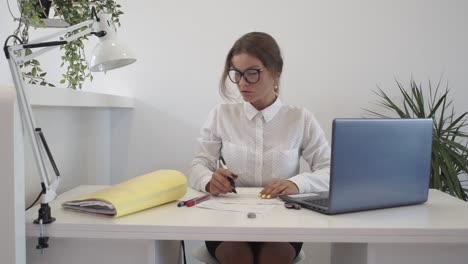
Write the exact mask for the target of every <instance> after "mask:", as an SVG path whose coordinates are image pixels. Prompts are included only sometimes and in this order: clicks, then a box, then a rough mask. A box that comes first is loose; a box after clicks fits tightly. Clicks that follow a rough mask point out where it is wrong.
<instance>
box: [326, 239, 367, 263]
mask: <svg viewBox="0 0 468 264" xmlns="http://www.w3.org/2000/svg"><path fill="white" fill-rule="evenodd" d="M366 263H367V244H366V243H332V245H331V260H330V264H366Z"/></svg>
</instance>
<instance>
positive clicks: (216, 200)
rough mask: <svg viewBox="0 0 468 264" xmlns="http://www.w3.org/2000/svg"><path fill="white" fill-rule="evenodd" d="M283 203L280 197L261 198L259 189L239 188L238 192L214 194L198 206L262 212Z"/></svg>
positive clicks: (223, 209)
mask: <svg viewBox="0 0 468 264" xmlns="http://www.w3.org/2000/svg"><path fill="white" fill-rule="evenodd" d="M281 204H283V202H281V201H280V200H279V199H261V198H260V197H258V189H239V190H238V194H234V193H229V194H225V195H220V196H217V197H216V196H213V197H211V198H210V199H209V200H207V201H204V202H202V203H199V204H197V205H196V206H197V207H199V208H206V209H213V210H222V211H234V212H244V213H248V212H252V213H256V214H262V213H265V212H267V211H269V210H271V209H273V208H274V207H275V206H277V205H281Z"/></svg>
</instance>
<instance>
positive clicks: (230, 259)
mask: <svg viewBox="0 0 468 264" xmlns="http://www.w3.org/2000/svg"><path fill="white" fill-rule="evenodd" d="M215 256H216V258H217V259H218V261H219V263H221V264H230V263H234V264H239V263H245V264H253V263H254V256H253V252H252V249H251V248H250V246H249V243H247V242H222V243H221V244H219V246H218V247H217V248H216V250H215Z"/></svg>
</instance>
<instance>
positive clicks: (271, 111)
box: [244, 97, 283, 122]
mask: <svg viewBox="0 0 468 264" xmlns="http://www.w3.org/2000/svg"><path fill="white" fill-rule="evenodd" d="M282 105H283V103H282V102H281V100H280V99H279V97H277V98H276V100H275V102H274V103H273V104H272V105H270V106H268V107H267V108H265V109H263V110H262V111H258V110H257V109H256V108H255V107H254V106H253V105H252V104H251V103H248V102H245V103H244V112H245V115H246V116H247V118H248V119H249V120H252V119H253V118H254V117H255V116H256V115H257V114H258V113H259V112H261V113H262V115H263V118H264V119H265V122H270V121H271V120H272V119H273V118H274V117H275V116H276V114H277V113H278V111H279V110H280V109H281V106H282Z"/></svg>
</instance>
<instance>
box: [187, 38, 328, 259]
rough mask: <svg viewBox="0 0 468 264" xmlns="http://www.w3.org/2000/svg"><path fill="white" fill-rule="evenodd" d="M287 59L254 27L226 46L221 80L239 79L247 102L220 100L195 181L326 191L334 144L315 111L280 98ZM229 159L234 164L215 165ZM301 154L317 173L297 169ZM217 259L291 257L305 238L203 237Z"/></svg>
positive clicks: (222, 189) (269, 193) (203, 185)
mask: <svg viewBox="0 0 468 264" xmlns="http://www.w3.org/2000/svg"><path fill="white" fill-rule="evenodd" d="M282 69H283V59H282V57H281V53H280V49H279V47H278V44H277V43H276V41H275V40H274V39H273V38H272V37H271V36H270V35H268V34H266V33H262V32H251V33H248V34H246V35H244V36H242V37H241V38H240V39H238V40H237V41H236V42H235V43H234V46H233V47H232V48H231V50H230V51H229V53H228V55H227V57H226V61H225V66H224V72H223V75H222V78H221V85H220V90H221V95H222V96H223V98H225V99H233V97H232V95H230V94H229V93H228V89H227V86H226V82H227V79H229V80H230V81H231V82H233V83H235V84H236V85H237V88H238V90H239V92H240V94H241V95H242V98H243V99H244V102H240V103H233V104H220V105H218V106H216V107H215V108H214V109H213V110H212V111H211V113H210V114H209V116H208V120H207V121H206V123H205V124H204V126H203V127H202V129H201V137H200V138H199V142H200V149H201V152H200V153H199V154H198V155H197V156H196V157H195V158H194V159H193V162H192V166H191V171H190V174H189V183H190V186H191V187H192V188H194V189H198V190H201V191H206V192H209V193H211V194H213V195H218V194H225V193H228V192H231V191H232V190H233V184H232V181H235V185H236V186H241V187H242V186H244V187H263V189H262V191H261V192H260V194H259V195H260V196H262V197H263V198H274V197H277V196H279V195H287V194H297V193H307V192H314V191H323V190H327V189H328V184H329V175H330V147H329V145H328V142H327V140H326V139H325V135H324V133H323V131H322V129H321V128H320V126H319V124H318V122H317V121H316V120H315V118H314V117H313V115H312V114H311V113H310V112H309V111H307V110H305V109H303V108H300V107H294V106H289V105H283V103H282V102H281V100H280V99H279V98H278V93H279V79H280V76H281V72H282ZM221 156H222V157H223V158H224V160H225V162H226V165H227V167H228V168H229V169H226V168H218V166H217V161H218V159H220V158H221ZM301 156H302V158H304V159H305V160H306V161H307V163H308V164H309V165H310V168H311V171H312V172H305V173H301V174H299V159H300V157H301ZM206 246H207V249H208V251H209V252H210V253H211V254H212V255H213V256H214V257H216V258H217V259H218V260H219V261H220V263H236V264H237V263H269V264H271V263H291V262H292V261H293V260H294V258H295V257H296V256H297V255H298V254H299V252H300V250H301V247H302V243H300V242H292V243H287V242H278V243H277V242H228V241H226V242H222V241H206Z"/></svg>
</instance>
